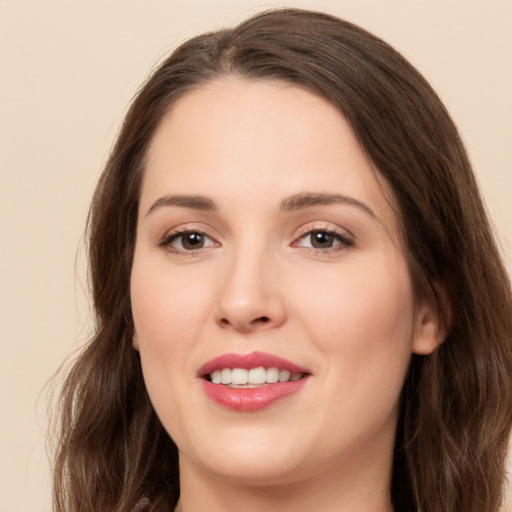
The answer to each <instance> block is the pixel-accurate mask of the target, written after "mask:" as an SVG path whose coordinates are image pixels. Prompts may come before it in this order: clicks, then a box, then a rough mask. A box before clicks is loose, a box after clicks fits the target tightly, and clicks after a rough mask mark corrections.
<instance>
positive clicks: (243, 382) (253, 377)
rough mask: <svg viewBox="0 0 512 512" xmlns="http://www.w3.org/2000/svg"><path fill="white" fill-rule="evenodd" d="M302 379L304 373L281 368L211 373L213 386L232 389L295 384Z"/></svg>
mask: <svg viewBox="0 0 512 512" xmlns="http://www.w3.org/2000/svg"><path fill="white" fill-rule="evenodd" d="M300 378H302V373H291V372H289V371H288V370H280V369H279V368H275V367H272V368H263V367H261V366H260V367H258V368H251V369H250V370H245V369H243V368H232V369H231V368H223V369H222V370H215V371H214V372H212V373H210V380H211V381H212V383H213V384H225V385H227V386H231V387H257V386H258V385H260V386H261V385H264V384H275V383H276V382H289V381H292V382H295V381H297V380H299V379H300Z"/></svg>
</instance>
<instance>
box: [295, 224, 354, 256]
mask: <svg viewBox="0 0 512 512" xmlns="http://www.w3.org/2000/svg"><path fill="white" fill-rule="evenodd" d="M315 234H319V235H327V236H330V237H332V238H333V240H334V241H335V242H336V241H337V242H339V243H338V244H337V245H333V246H331V247H327V248H315V247H306V249H310V250H313V251H315V254H333V253H337V252H340V251H344V250H346V249H349V248H350V247H353V246H354V243H355V242H354V240H353V239H352V238H349V237H347V236H346V235H342V234H341V233H339V232H338V231H336V230H333V229H329V228H314V229H308V230H307V231H305V232H304V233H303V234H302V235H300V236H299V237H298V238H297V239H296V240H295V241H294V242H292V244H291V245H292V247H298V246H299V245H298V241H300V240H304V239H305V238H307V237H312V236H313V235H315ZM299 247H300V246H299Z"/></svg>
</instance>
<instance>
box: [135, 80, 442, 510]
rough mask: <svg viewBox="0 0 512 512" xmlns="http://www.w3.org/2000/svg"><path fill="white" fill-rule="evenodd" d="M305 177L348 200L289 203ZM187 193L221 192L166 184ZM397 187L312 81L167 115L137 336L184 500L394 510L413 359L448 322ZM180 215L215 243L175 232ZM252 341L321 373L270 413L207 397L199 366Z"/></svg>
mask: <svg viewBox="0 0 512 512" xmlns="http://www.w3.org/2000/svg"><path fill="white" fill-rule="evenodd" d="M305 193H309V194H339V195H340V196H343V197H344V198H345V200H344V201H336V202H331V203H328V204H317V205H309V206H308V205H302V207H300V208H295V209H293V208H290V207H289V205H290V201H289V200H288V202H287V199H288V198H290V197H291V196H295V195H297V194H299V195H300V194H302V196H301V197H303V195H304V194H305ZM176 194H179V195H185V196H201V197H203V198H207V199H208V200H209V201H211V202H212V203H214V204H215V207H216V208H215V210H210V209H204V208H196V207H190V206H198V205H197V204H196V205H188V206H184V205H183V204H182V205H179V204H166V202H165V201H163V200H162V198H164V197H167V196H169V195H176ZM389 197H392V194H390V192H389V191H387V190H386V188H385V185H383V184H382V183H380V184H379V183H378V182H377V180H376V178H375V175H374V173H373V172H372V169H371V166H370V164H369V162H368V161H367V159H366V158H365V156H364V155H363V152H362V151H361V149H360V147H359V145H358V143H357V141H356V139H355V137H354V134H353V133H352V130H351V128H350V127H349V125H348V123H347V122H346V121H345V119H344V118H343V117H342V115H341V114H340V113H339V112H338V111H337V110H336V109H335V108H334V107H333V106H332V105H330V104H329V103H328V102H326V101H325V100H324V99H322V98H319V97H318V96H316V95H314V94H312V93H311V92H308V91H305V90H303V89H301V88H299V87H296V86H292V85H288V84H284V83H280V82H277V81H248V80H244V79H241V78H236V77H225V78H222V79H217V80H216V81H214V82H211V83H208V84H206V85H203V86H201V87H200V88H198V89H196V90H194V91H192V92H189V93H187V94H186V95H185V96H184V97H182V98H181V99H180V100H178V101H177V102H176V103H175V104H174V105H173V107H172V109H171V110H170V111H169V113H168V114H167V115H166V117H165V118H164V120H163V122H162V124H161V126H160V127H159V128H158V130H157V132H156V134H155V136H154V138H153V140H152V143H151V146H150V149H149V152H148V158H147V166H146V170H145V175H144V180H143V186H142V190H141V198H140V210H139V219H138V226H137V241H136V248H135V256H134V263H133V269H132V276H131V299H132V308H133V319H134V324H135V336H134V340H133V344H134V348H135V349H136V350H138V351H140V356H141V361H142V367H143V372H144V378H145V382H146V385H147V389H148V392H149V395H150V397H151V400H152V403H153V405H154V407H155V410H156V411H157V414H158V415H159V417H160V419H161V421H162V423H163V425H164V427H165V428H166V430H167V431H168V432H169V434H170V436H171V437H172V439H173V440H174V441H175V443H176V445H177V446H178V449H179V456H180V482H181V503H180V505H179V506H180V507H182V508H181V509H182V510H183V511H185V512H188V511H191V510H193V511H196V512H200V511H203V510H204V511H206V510H208V512H212V511H223V512H226V511H228V512H229V511H235V510H236V511H238V510H246V511H249V512H252V511H261V510H271V511H274V510H275V511H278V510H279V511H281V510H285V509H286V510H294V511H299V512H300V511H306V510H322V511H324V512H329V511H337V512H340V511H353V510H358V511H360V512H365V511H366V512H377V511H378V512H383V511H389V510H391V505H390V496H389V482H390V471H391V457H392V451H393V442H394V436H395V429H396V423H397V412H398V400H399V395H400V391H401V388H402V385H403V381H404V378H405V375H406V371H407V367H408V363H409V360H410V357H411V354H412V353H413V352H417V353H421V354H427V353H430V352H431V351H433V350H435V348H436V347H437V345H438V344H439V342H440V339H441V338H442V336H441V333H440V332H439V329H438V325H437V322H436V319H435V317H434V316H433V314H432V312H431V310H430V309H429V308H428V307H427V306H426V305H423V304H419V303H417V301H415V298H414V293H413V289H412V284H411V279H410V275H409V270H408V266H407V262H406V260H405V257H404V254H403V251H402V249H401V242H400V236H399V230H398V224H397V219H396V216H395V214H394V212H393V208H392V204H390V200H389ZM347 198H348V199H347ZM167 203H169V201H167ZM283 203H284V206H285V207H284V208H283ZM286 205H288V208H286ZM203 206H205V205H203ZM210 206H211V205H210ZM183 230H187V231H191V232H197V233H203V234H204V235H205V236H204V238H202V239H200V240H202V242H201V243H203V245H202V247H201V248H199V249H195V250H189V249H188V247H189V246H187V245H183V241H184V240H185V241H186V240H189V239H188V238H187V239H184V238H183V237H180V236H179V235H176V236H175V237H174V238H172V235H173V234H175V233H176V231H183ZM312 230H317V231H329V232H334V233H335V235H333V238H327V240H328V242H329V240H331V241H332V247H327V246H328V245H329V243H327V246H326V245H324V246H322V247H320V248H319V247H318V246H317V247H315V246H314V245H315V244H314V239H312V237H311V234H310V233H311V231H312ZM196 240H197V238H196ZM323 240H325V238H324V239H323ZM201 243H199V246H201ZM253 351H260V352H268V353H271V354H275V355H277V356H280V357H284V358H286V359H288V360H290V361H292V362H294V363H295V364H298V365H300V366H302V367H305V368H307V369H308V370H309V372H310V373H311V376H310V377H309V379H308V381H307V382H306V384H305V385H304V387H303V388H302V389H301V390H300V391H299V392H297V393H295V394H293V395H290V396H288V397H286V398H283V399H281V400H279V401H277V402H275V403H274V404H272V405H271V406H270V407H267V408H265V409H263V410H261V411H257V412H238V411H232V410H229V409H226V408H223V407H221V406H219V405H218V404H217V403H215V402H213V401H212V400H211V399H209V398H208V397H207V396H206V394H205V393H204V391H203V386H202V382H201V379H200V378H199V377H198V375H197V371H198V369H199V367H200V366H201V365H203V364H204V363H205V362H207V361H209V360H211V359H212V358H214V357H218V356H220V355H222V354H225V353H240V354H247V353H251V352H253Z"/></svg>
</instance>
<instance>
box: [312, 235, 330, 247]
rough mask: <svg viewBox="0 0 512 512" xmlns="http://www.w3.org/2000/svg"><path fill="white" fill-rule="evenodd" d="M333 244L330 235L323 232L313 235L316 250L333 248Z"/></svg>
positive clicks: (313, 244)
mask: <svg viewBox="0 0 512 512" xmlns="http://www.w3.org/2000/svg"><path fill="white" fill-rule="evenodd" d="M332 242H333V237H332V235H330V234H329V233H325V232H323V231H316V232H315V233H313V235H312V242H311V244H312V246H313V247H315V248H316V249H325V248H326V247H331V246H332Z"/></svg>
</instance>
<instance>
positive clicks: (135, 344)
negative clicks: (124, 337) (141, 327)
mask: <svg viewBox="0 0 512 512" xmlns="http://www.w3.org/2000/svg"><path fill="white" fill-rule="evenodd" d="M132 347H133V348H134V349H135V350H136V351H137V352H138V351H139V338H138V337H137V333H136V332H135V331H134V332H133V337H132Z"/></svg>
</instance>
